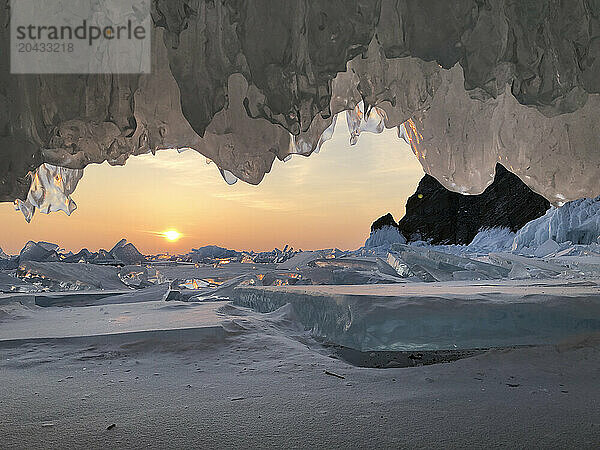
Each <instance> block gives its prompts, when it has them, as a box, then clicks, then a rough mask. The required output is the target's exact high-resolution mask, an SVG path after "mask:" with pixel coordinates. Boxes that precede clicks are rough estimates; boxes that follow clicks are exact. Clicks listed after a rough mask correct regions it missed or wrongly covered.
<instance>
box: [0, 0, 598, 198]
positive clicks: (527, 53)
mask: <svg viewBox="0 0 600 450" xmlns="http://www.w3.org/2000/svg"><path fill="white" fill-rule="evenodd" d="M152 10H153V15H152V16H153V20H154V25H155V36H154V39H153V49H152V57H153V66H152V67H153V72H152V74H150V75H88V76H85V75H84V76H74V75H61V76H48V75H46V76H37V75H26V76H24V75H11V74H10V65H9V60H8V58H9V54H10V52H9V45H10V39H9V36H8V29H9V27H8V26H7V24H8V22H9V14H10V7H9V1H8V0H0V21H1V23H3V24H5V25H6V26H4V27H2V28H0V106H1V107H0V149H1V151H0V201H14V200H16V199H20V200H21V201H25V200H26V198H27V196H28V192H29V189H30V187H31V184H32V177H31V175H28V174H30V173H34V172H35V171H36V169H37V168H38V167H40V165H41V164H43V163H49V164H52V165H54V166H60V167H65V168H69V169H82V168H84V167H85V166H86V165H87V164H91V163H101V162H103V161H108V162H109V163H110V164H124V163H125V161H126V160H127V158H128V157H129V156H131V155H137V154H141V153H147V152H155V151H157V150H160V149H164V148H192V149H195V150H196V151H199V152H200V153H202V154H204V155H205V156H206V157H207V158H209V159H210V160H212V161H214V162H215V164H216V165H217V166H218V167H219V168H220V169H221V170H222V171H223V173H224V175H225V178H226V179H227V180H228V181H229V182H233V181H234V179H241V180H243V181H245V182H249V183H253V184H257V183H259V182H260V181H261V180H262V179H263V177H264V176H265V174H266V173H268V172H269V171H270V169H271V166H272V164H273V161H274V159H275V158H279V159H285V158H286V157H287V156H288V155H289V154H291V153H297V154H302V155H309V154H310V153H311V152H313V151H315V150H317V149H318V148H319V146H320V145H321V144H322V142H323V141H324V139H326V138H327V136H328V134H330V133H331V131H332V129H331V127H332V126H333V124H334V117H335V114H337V113H340V112H344V111H349V112H348V113H347V118H348V119H349V121H350V123H351V126H352V136H351V138H352V139H353V140H355V139H357V138H358V135H359V133H360V132H362V131H376V132H378V131H380V130H381V129H382V127H383V126H386V127H390V128H391V127H396V126H397V127H399V134H400V135H401V136H402V137H404V138H405V139H406V140H407V141H408V142H409V143H410V144H411V146H412V148H413V151H414V152H415V155H416V156H417V158H419V161H420V162H421V164H422V165H423V167H424V169H425V171H426V172H427V173H429V174H431V175H433V176H435V177H436V178H437V179H438V180H439V181H440V182H441V183H442V184H444V186H446V187H447V188H449V189H452V190H455V191H458V192H465V193H480V192H482V191H483V190H484V189H485V187H486V186H487V185H488V184H490V183H491V181H492V178H493V172H494V170H493V169H494V165H495V163H496V162H501V163H502V164H504V165H505V166H506V167H507V168H508V169H510V170H511V171H512V172H514V173H516V174H517V175H518V176H519V177H520V178H521V179H523V181H525V182H526V183H527V184H528V185H529V186H530V187H532V188H533V189H534V190H535V191H537V192H538V193H540V194H542V195H544V196H545V197H546V198H548V199H550V200H551V201H553V202H554V203H556V204H558V203H559V202H564V201H567V200H572V199H576V198H581V197H586V196H587V197H594V196H596V195H598V194H600V182H599V181H598V180H600V165H599V164H598V158H597V156H596V151H597V142H598V141H599V140H600V130H599V128H598V127H597V118H598V114H599V112H600V95H599V93H600V78H598V76H597V73H598V70H599V69H600V39H598V37H600V6H599V5H598V4H597V2H593V1H590V0H566V1H558V0H536V1H520V2H514V1H510V0H483V1H480V0H456V1H452V2H449V1H446V0H432V1H429V2H419V1H416V0H310V1H309V0H290V1H286V2H285V3H282V2H275V3H274V2H271V1H268V0H256V1H252V2H243V1H233V2H230V1H225V0H215V1H210V2H208V1H204V0H170V1H163V0H153V2H152ZM357 108H358V109H357ZM363 122H364V123H363ZM290 136H291V137H290ZM51 209H52V208H51Z"/></svg>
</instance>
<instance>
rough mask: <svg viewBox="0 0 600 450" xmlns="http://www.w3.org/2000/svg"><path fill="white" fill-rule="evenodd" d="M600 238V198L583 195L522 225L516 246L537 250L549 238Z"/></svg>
mask: <svg viewBox="0 0 600 450" xmlns="http://www.w3.org/2000/svg"><path fill="white" fill-rule="evenodd" d="M599 238H600V197H596V198H583V199H579V200H574V201H571V202H567V203H565V204H564V205H563V206H561V207H560V208H552V209H550V210H549V211H548V212H547V213H546V214H545V215H544V216H542V217H540V218H539V219H536V220H533V221H531V222H529V223H528V224H527V225H525V226H524V227H523V228H521V229H520V230H519V231H518V232H517V235H516V236H515V239H514V244H513V249H514V250H518V251H527V250H528V249H529V251H531V252H535V249H536V248H538V247H540V246H542V245H544V244H545V243H546V242H547V241H548V240H549V239H552V240H553V241H555V242H556V243H559V244H560V243H563V242H571V243H573V244H592V243H598V242H600V241H599Z"/></svg>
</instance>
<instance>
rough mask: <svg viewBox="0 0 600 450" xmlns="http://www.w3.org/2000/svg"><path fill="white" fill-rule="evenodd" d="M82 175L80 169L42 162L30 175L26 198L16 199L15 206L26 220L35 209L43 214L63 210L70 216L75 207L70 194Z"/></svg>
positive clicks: (31, 215) (28, 220)
mask: <svg viewBox="0 0 600 450" xmlns="http://www.w3.org/2000/svg"><path fill="white" fill-rule="evenodd" d="M82 176H83V170H80V169H66V168H64V167H57V166H53V165H51V164H42V165H41V166H39V167H38V169H37V170H36V171H35V173H34V174H33V175H32V179H31V186H30V188H29V193H28V194H27V200H25V201H23V200H20V199H17V200H16V201H15V208H16V209H17V210H20V211H21V212H22V213H23V215H24V216H25V220H27V222H30V221H31V219H32V218H33V215H34V213H35V210H36V209H38V210H39V211H40V212H42V213H44V214H48V213H51V212H55V211H64V212H65V213H66V214H67V215H69V216H70V215H71V213H72V212H73V211H75V209H76V208H77V205H76V204H75V202H74V201H73V199H72V198H71V194H72V193H73V192H74V191H75V188H76V187H77V183H78V182H79V180H80V179H81V177H82Z"/></svg>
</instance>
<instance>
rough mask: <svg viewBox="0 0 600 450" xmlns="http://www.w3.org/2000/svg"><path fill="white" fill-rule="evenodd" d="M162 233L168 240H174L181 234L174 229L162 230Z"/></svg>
mask: <svg viewBox="0 0 600 450" xmlns="http://www.w3.org/2000/svg"><path fill="white" fill-rule="evenodd" d="M162 235H163V236H164V238H165V239H166V240H167V241H169V242H175V241H177V240H179V238H180V237H181V236H182V234H181V233H180V232H179V231H176V230H169V231H164V232H163V234H162Z"/></svg>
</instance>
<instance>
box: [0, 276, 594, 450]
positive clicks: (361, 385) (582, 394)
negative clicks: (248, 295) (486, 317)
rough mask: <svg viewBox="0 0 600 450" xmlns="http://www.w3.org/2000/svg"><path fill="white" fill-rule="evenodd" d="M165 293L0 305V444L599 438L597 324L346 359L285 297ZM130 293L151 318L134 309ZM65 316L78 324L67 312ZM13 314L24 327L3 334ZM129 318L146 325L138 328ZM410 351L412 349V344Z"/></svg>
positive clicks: (547, 442) (507, 443) (301, 444)
mask: <svg viewBox="0 0 600 450" xmlns="http://www.w3.org/2000/svg"><path fill="white" fill-rule="evenodd" d="M346 289H347V288H346ZM163 305H164V306H162V307H160V306H158V305H157V304H155V303H154V302H138V303H135V304H117V305H111V306H110V307H101V306H91V307H85V306H83V307H70V308H69V307H66V308H59V307H48V308H40V307H35V306H30V307H29V308H28V309H31V310H33V311H29V313H26V314H25V315H26V316H27V317H26V318H24V319H19V318H16V317H12V318H7V317H6V316H4V317H3V322H2V327H0V333H2V339H3V340H1V341H0V372H1V373H2V383H0V398H1V399H2V400H1V401H2V404H3V405H4V406H5V407H3V408H0V424H1V425H0V442H2V447H3V448H38V447H40V446H42V445H43V447H44V448H84V447H85V448H142V447H144V448H146V447H149V448H202V447H210V448H215V447H219V448H222V447H225V448H231V447H238V448H239V447H242V448H267V447H278V448H310V447H330V448H356V447H360V448H382V447H390V448H391V447H393V448H398V447H406V448H415V447H419V448H431V447H440V446H442V447H445V448H458V447H466V446H469V447H515V446H517V447H527V448H549V447H563V448H565V447H570V448H572V447H577V448H594V447H595V446H596V445H597V443H598V440H599V439H600V426H599V423H600V412H599V410H598V408H597V405H598V404H599V402H600V390H599V389H598V378H599V377H600V336H598V335H588V336H584V337H578V338H574V339H571V340H569V341H566V342H563V343H561V344H559V345H552V346H538V347H534V348H518V349H509V350H497V351H489V352H486V353H485V354H480V355H478V356H475V357H472V358H468V359H461V360H458V361H454V362H452V363H448V364H436V365H430V366H419V367H409V368H390V369H373V368H358V367H354V366H352V365H350V364H347V363H345V362H344V361H342V360H340V359H336V358H332V356H335V353H333V352H332V351H331V350H330V349H329V348H327V347H323V346H321V345H319V344H318V343H317V342H316V341H314V340H313V339H311V337H310V336H309V335H308V334H307V333H306V332H305V331H304V329H303V327H301V326H299V324H298V322H297V321H296V319H295V318H294V314H293V310H291V308H289V306H288V307H283V308H281V309H279V310H277V311H274V312H272V313H267V314H260V313H256V312H253V311H251V310H248V309H245V308H241V307H237V306H234V305H231V304H219V303H198V304H195V305H190V304H188V303H182V302H175V303H172V304H171V305H165V304H164V303H163ZM100 308H103V309H104V312H107V313H108V314H99V311H100ZM140 308H142V309H145V310H146V313H150V312H151V314H152V315H153V316H154V317H156V318H158V319H159V320H157V321H153V322H151V323H149V322H144V318H146V317H147V315H146V314H145V313H144V312H143V311H142V309H140ZM123 309H125V310H126V311H124V310H123ZM61 311H62V312H63V314H60V312H61ZM188 312H189V313H190V314H191V315H190V316H189V317H188V318H186V317H184V316H185V315H186V314H187V313H188ZM180 314H182V315H181V316H180ZM74 315H76V317H77V319H78V320H80V321H82V322H81V324H82V327H81V329H80V332H79V333H78V334H79V335H80V336H79V337H75V336H72V335H71V334H72V333H71V330H70V328H69V325H66V323H65V322H66V321H71V320H73V319H74V318H75V316H74ZM61 317H62V318H63V320H62V321H61V320H60V319H61ZM160 319H164V321H165V323H164V325H165V326H164V328H170V327H176V326H177V324H178V323H179V319H181V323H180V325H181V329H177V328H175V329H172V330H165V329H162V328H163V327H162V326H160V325H159V324H158V322H162V320H160ZM45 320H48V321H49V322H50V323H51V324H52V325H53V328H59V329H60V327H61V326H66V329H65V333H63V334H64V335H65V336H63V337H62V338H58V339H57V338H53V339H36V337H40V336H43V335H44V334H45V333H44V332H37V331H35V329H36V327H38V326H40V325H41V324H42V323H43V322H44V321H45ZM111 320H115V321H117V322H119V323H120V325H119V326H118V329H117V328H115V329H113V330H112V331H111V330H106V329H105V327H104V325H101V326H100V328H102V331H101V332H103V333H107V332H108V333H115V334H101V335H97V334H96V333H97V332H98V331H99V330H98V328H97V324H105V323H106V322H110V321H111ZM11 321H14V322H15V323H16V322H19V321H23V322H22V323H23V325H26V326H27V327H33V328H34V329H31V330H30V333H29V335H28V337H27V339H21V340H17V341H14V340H6V339H7V338H10V337H11V336H9V335H7V334H10V333H8V331H7V332H6V333H7V334H4V333H5V330H8V328H5V327H4V325H6V324H8V323H10V322H11ZM190 322H194V324H193V327H191V328H187V327H188V326H190ZM84 323H85V324H86V325H83V324H84ZM142 323H144V326H145V327H147V328H148V331H146V332H139V331H137V330H138V327H137V326H136V324H138V325H139V324H142ZM13 330H14V329H13ZM86 330H87V331H86ZM217 330H219V331H217ZM60 334H61V332H60V331H56V332H55V333H53V334H52V335H60ZM85 334H90V336H87V337H85V336H81V335H85ZM13 337H15V336H14V335H13ZM369 355H371V356H372V355H374V354H373V353H371V354H369ZM411 355H412V356H411V359H409V360H410V361H413V362H414V364H418V363H419V361H420V358H421V357H422V356H421V355H422V354H421V353H419V352H417V353H414V354H411Z"/></svg>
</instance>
